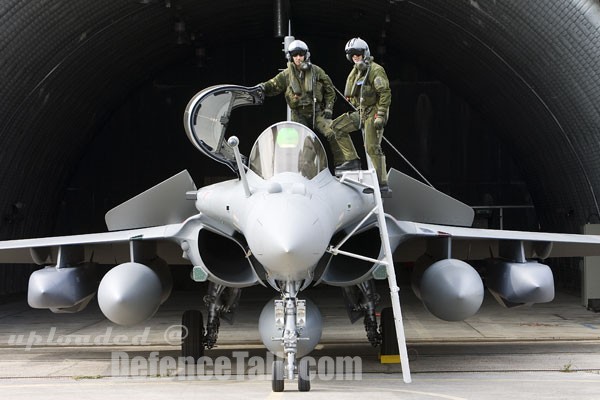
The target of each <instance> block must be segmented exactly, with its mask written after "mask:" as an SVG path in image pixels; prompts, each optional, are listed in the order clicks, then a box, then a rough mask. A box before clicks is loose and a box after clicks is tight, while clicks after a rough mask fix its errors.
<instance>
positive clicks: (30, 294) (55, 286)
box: [27, 263, 98, 313]
mask: <svg viewBox="0 0 600 400" xmlns="http://www.w3.org/2000/svg"><path fill="white" fill-rule="evenodd" d="M97 286H98V279H97V275H96V264H94V263H83V264H80V265H78V266H75V267H65V268H56V267H55V266H49V267H46V268H43V269H40V270H37V271H34V272H33V273H32V274H31V275H30V277H29V286H28V289H27V302H28V303H29V305H30V306H31V307H32V308H49V309H50V310H51V311H52V312H55V313H67V312H68V313H71V312H78V311H81V310H83V309H84V308H85V307H86V306H87V305H88V303H89V302H90V300H91V299H92V298H93V297H94V295H95V294H96V287H97Z"/></svg>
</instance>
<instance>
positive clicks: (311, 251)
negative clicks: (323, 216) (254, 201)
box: [247, 196, 329, 280]
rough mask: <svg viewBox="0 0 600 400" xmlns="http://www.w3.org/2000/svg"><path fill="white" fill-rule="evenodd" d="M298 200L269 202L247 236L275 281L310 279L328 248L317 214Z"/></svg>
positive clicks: (276, 199)
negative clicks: (312, 271) (311, 272)
mask: <svg viewBox="0 0 600 400" xmlns="http://www.w3.org/2000/svg"><path fill="white" fill-rule="evenodd" d="M278 197H282V196H278ZM298 197H299V198H297V199H295V198H281V199H279V198H274V199H272V201H269V202H267V204H266V205H265V206H264V207H261V212H259V213H257V214H256V215H257V218H256V219H255V220H254V221H252V222H251V228H250V232H249V234H248V235H247V239H248V245H249V246H250V249H251V250H252V253H253V254H254V256H255V257H256V258H257V259H258V261H260V262H261V264H262V265H263V266H264V267H265V268H266V269H267V272H268V273H269V276H270V277H272V278H274V279H282V280H286V279H291V280H299V279H304V278H307V277H309V274H310V271H311V270H312V269H313V268H314V267H315V265H316V263H317V262H318V261H319V259H320V258H321V256H322V255H323V254H324V252H325V249H326V248H327V245H328V244H329V238H328V237H326V236H327V235H325V234H324V232H323V227H322V221H321V220H320V218H319V216H318V214H317V213H316V212H315V211H314V210H313V209H312V208H311V207H309V204H307V202H306V201H305V198H304V197H300V196H298Z"/></svg>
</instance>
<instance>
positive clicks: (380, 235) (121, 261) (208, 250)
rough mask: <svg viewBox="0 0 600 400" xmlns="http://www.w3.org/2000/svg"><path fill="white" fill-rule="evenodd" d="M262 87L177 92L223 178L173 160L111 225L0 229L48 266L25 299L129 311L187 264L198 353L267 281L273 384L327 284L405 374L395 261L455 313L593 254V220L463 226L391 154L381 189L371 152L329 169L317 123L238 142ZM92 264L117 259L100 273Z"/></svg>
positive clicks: (303, 342) (507, 296)
mask: <svg viewBox="0 0 600 400" xmlns="http://www.w3.org/2000/svg"><path fill="white" fill-rule="evenodd" d="M263 101H264V93H263V92H262V90H261V88H260V87H258V86H257V87H243V86H237V85H218V86H213V87H209V88H207V89H204V90H202V91H200V92H199V93H198V94H196V95H195V96H194V97H193V98H192V99H191V100H190V102H189V104H188V106H187V108H186V111H185V115H184V125H185V130H186V133H187V135H188V138H189V139H190V141H191V142H192V144H193V145H194V146H195V147H196V148H197V149H198V150H200V151H201V152H202V153H203V154H205V155H206V156H208V157H210V158H211V159H213V160H215V161H217V162H220V163H223V164H225V165H227V166H228V167H229V168H230V169H231V170H232V172H233V173H234V174H235V177H234V178H232V179H231V180H227V181H223V182H219V183H215V184H212V185H209V186H204V187H202V188H200V189H197V188H196V185H195V184H194V182H193V180H192V178H191V177H190V175H189V174H188V173H187V171H182V172H181V173H179V174H177V175H175V176H173V177H172V178H169V179H167V180H166V181H164V182H162V183H160V184H158V185H157V186H155V187H153V188H151V189H149V190H147V191H146V192H144V193H141V194H140V195H138V196H136V197H134V198H132V199H130V200H128V201H127V202H125V203H123V204H121V205H119V206H117V207H115V208H114V209H112V210H110V211H109V212H108V213H107V214H106V223H107V227H108V231H107V232H102V233H92V234H84V235H74V236H61V237H47V238H37V239H22V240H9V241H2V242H0V262H27V263H31V262H32V261H33V262H35V263H37V264H39V265H42V266H45V267H44V268H42V269H40V270H37V271H35V272H34V273H32V275H31V277H30V280H29V289H28V302H29V304H30V305H31V307H34V308H45V309H50V310H51V311H53V312H77V311H80V310H82V309H83V308H85V307H86V305H87V304H88V303H89V302H90V300H91V299H92V298H93V297H94V296H95V295H96V294H97V296H98V303H99V305H100V309H101V310H102V312H103V313H104V315H105V316H106V317H107V318H108V319H109V320H111V321H112V322H114V323H116V324H122V325H132V324H136V323H139V322H142V321H144V320H146V319H148V318H150V317H152V316H153V315H154V313H155V312H156V311H157V309H158V308H159V306H160V305H161V304H162V303H164V302H165V301H166V299H167V298H168V297H169V294H170V292H171V288H172V283H171V276H170V269H169V267H170V266H172V265H180V264H186V263H187V264H188V265H189V264H191V265H192V268H191V279H193V280H194V281H197V282H208V293H207V294H206V296H205V297H204V301H205V303H206V306H207V311H206V313H205V314H204V315H203V313H202V312H200V311H198V310H188V311H186V312H185V313H184V314H183V317H182V321H183V325H184V326H185V327H187V329H188V334H187V336H185V337H184V338H183V339H182V353H183V356H185V357H192V359H198V358H199V357H201V356H202V355H203V354H204V351H205V349H210V348H212V347H214V346H215V344H216V343H217V340H218V332H219V326H220V321H221V319H226V320H227V319H230V317H231V315H232V314H233V313H234V311H235V309H236V307H237V305H238V303H239V301H240V293H241V290H242V289H243V288H246V287H249V286H253V285H264V286H269V287H272V288H273V289H274V291H275V292H277V293H278V298H277V299H276V300H274V301H270V302H269V303H267V304H266V305H265V307H264V309H263V311H262V313H261V315H260V321H259V330H260V335H261V338H262V340H263V342H264V344H265V346H266V347H267V348H268V349H269V350H270V351H271V352H273V353H274V354H276V355H277V357H276V358H275V360H274V361H273V365H272V389H273V391H275V392H279V391H282V390H283V389H284V384H285V382H286V380H287V381H291V380H294V379H295V380H297V385H298V389H299V390H300V391H308V390H310V373H309V371H308V368H309V366H308V364H307V363H304V362H302V360H303V358H302V357H303V356H305V355H307V354H308V353H309V352H310V351H312V350H313V349H314V348H315V346H316V345H317V344H318V343H319V340H320V337H321V331H322V321H321V315H320V313H319V310H318V308H317V307H316V306H315V304H314V303H312V302H311V301H310V300H308V299H302V298H301V297H302V294H301V293H302V291H303V290H304V289H306V288H308V287H310V286H312V285H317V284H325V285H331V286H337V287H340V288H342V289H343V290H342V293H343V298H344V300H345V302H346V304H347V309H348V314H349V317H350V319H351V321H352V322H355V321H357V320H359V319H362V320H363V323H364V325H365V331H366V336H367V340H368V341H369V342H370V343H371V344H373V345H374V346H378V345H380V344H381V343H382V341H383V342H390V341H391V342H396V343H397V344H398V351H399V352H400V358H401V359H402V374H403V379H404V381H405V382H410V381H411V377H410V368H409V364H408V357H407V355H406V343H405V339H404V329H403V325H402V314H401V307H400V302H399V299H398V291H399V288H398V286H397V283H396V276H395V272H394V261H396V262H400V261H414V265H415V267H414V270H413V278H412V288H413V290H414V292H415V294H416V295H417V296H418V297H419V299H421V300H422V302H423V304H424V305H425V307H426V308H427V309H428V310H429V311H430V312H431V313H432V314H433V315H435V316H436V317H438V318H441V319H443V320H447V321H460V320H464V319H466V318H469V317H470V316H472V315H474V314H475V313H476V312H477V311H478V309H479V308H480V306H481V304H482V301H483V295H484V284H483V282H484V281H485V286H486V287H487V288H488V289H489V290H490V291H491V292H492V294H493V295H494V297H495V298H496V299H497V300H498V301H499V302H500V303H501V304H502V305H504V306H507V307H513V306H516V305H524V304H534V303H543V302H549V301H551V300H552V299H553V297H554V283H553V276H552V271H551V270H550V268H549V267H548V266H547V265H545V264H543V263H542V261H543V260H544V259H546V258H548V257H566V256H583V255H600V237H599V236H587V235H574V234H557V233H542V232H519V231H506V230H490V229H475V228H471V227H470V226H471V225H472V222H473V217H474V211H473V209H472V208H471V207H469V206H467V205H466V204H463V203H461V202H460V201H458V200H456V199H453V198H451V197H449V196H447V195H445V194H444V193H441V192H439V191H437V190H436V189H434V188H432V187H431V186H429V185H426V184H424V183H421V182H419V181H417V180H415V179H413V178H411V177H409V176H408V175H405V174H403V173H401V172H399V171H397V170H394V169H391V170H390V171H389V173H388V178H389V180H388V182H389V186H390V187H391V189H392V190H393V197H391V198H386V199H385V203H384V200H383V199H382V198H381V194H380V192H379V190H378V188H379V186H378V183H377V176H376V174H375V171H374V169H373V168H367V169H365V170H358V171H346V172H344V173H343V174H342V175H341V176H334V175H332V174H331V172H330V170H329V168H328V162H327V155H326V151H325V149H324V147H323V144H322V143H321V141H320V140H319V138H318V137H317V135H315V133H314V132H313V131H312V130H311V129H309V128H307V127H306V126H303V125H300V124H298V123H295V122H290V121H282V122H279V123H276V124H273V125H271V126H269V127H267V128H266V129H264V131H262V133H260V134H259V135H258V137H257V138H256V141H255V142H254V145H253V147H252V149H251V151H250V153H249V155H247V156H246V155H242V154H241V152H240V150H239V143H240V139H238V138H237V137H235V136H227V127H228V125H229V122H230V120H231V115H232V112H234V110H235V109H237V108H239V107H242V106H248V105H257V106H258V105H261V104H262V103H263ZM368 166H369V167H371V165H370V163H369V164H368ZM123 248H124V251H123ZM97 264H111V265H116V266H115V267H113V268H112V269H110V270H109V271H108V272H107V273H106V274H105V275H104V276H103V278H102V279H101V281H100V283H99V285H96V282H97V277H96V265H97ZM474 265H476V268H474ZM386 279H387V284H388V286H389V290H390V299H391V304H392V307H391V309H387V310H383V311H382V313H381V315H382V317H381V318H380V321H378V318H377V314H376V309H377V306H378V301H379V299H380V297H379V294H378V293H377V291H376V286H375V283H374V281H375V280H386ZM204 317H206V319H204ZM205 321H206V323H205ZM382 325H385V326H386V329H382ZM390 327H393V328H395V329H389V328H390ZM390 336H391V337H390Z"/></svg>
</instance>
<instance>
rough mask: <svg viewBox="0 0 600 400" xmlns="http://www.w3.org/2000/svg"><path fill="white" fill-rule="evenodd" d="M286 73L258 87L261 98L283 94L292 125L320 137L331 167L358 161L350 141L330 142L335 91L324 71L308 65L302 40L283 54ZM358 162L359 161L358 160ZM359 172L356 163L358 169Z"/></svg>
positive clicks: (335, 140) (346, 137)
mask: <svg viewBox="0 0 600 400" xmlns="http://www.w3.org/2000/svg"><path fill="white" fill-rule="evenodd" d="M286 57H287V59H288V63H287V69H285V70H283V71H281V72H280V73H279V74H277V75H276V76H275V77H274V78H272V79H270V80H268V81H266V82H263V83H260V86H261V87H262V88H263V90H264V92H265V95H267V96H276V95H278V94H280V93H283V92H285V100H286V102H287V104H288V106H289V107H290V110H291V118H292V121H295V122H299V123H301V124H303V125H305V126H307V127H309V128H311V129H313V130H316V131H317V132H319V133H321V134H322V135H324V136H325V137H326V138H327V140H328V141H329V144H330V146H331V152H332V154H333V161H334V165H335V166H340V165H344V163H347V162H348V161H350V160H354V159H358V156H357V155H356V150H355V149H354V145H353V144H352V139H350V137H348V136H347V135H346V136H344V137H342V138H337V139H336V138H334V137H333V136H334V135H333V131H332V130H331V117H332V113H333V103H334V102H335V89H334V87H333V83H332V82H331V79H330V78H329V76H328V75H327V74H326V73H325V71H324V70H323V69H322V68H321V67H319V66H317V65H315V64H312V63H311V62H310V51H309V50H308V46H307V45H306V43H304V42H303V41H302V40H294V41H293V42H291V43H290V44H289V46H288V51H287V53H286ZM358 161H359V160H358ZM359 168H360V161H359V163H358V167H357V168H355V169H359Z"/></svg>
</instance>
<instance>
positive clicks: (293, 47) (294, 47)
mask: <svg viewBox="0 0 600 400" xmlns="http://www.w3.org/2000/svg"><path fill="white" fill-rule="evenodd" d="M298 52H299V53H304V62H308V61H309V60H310V51H308V46H307V45H306V43H304V42H303V41H302V40H294V41H293V42H292V43H290V44H289V45H288V49H287V53H285V55H286V57H287V59H288V60H290V61H291V60H292V53H298Z"/></svg>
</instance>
